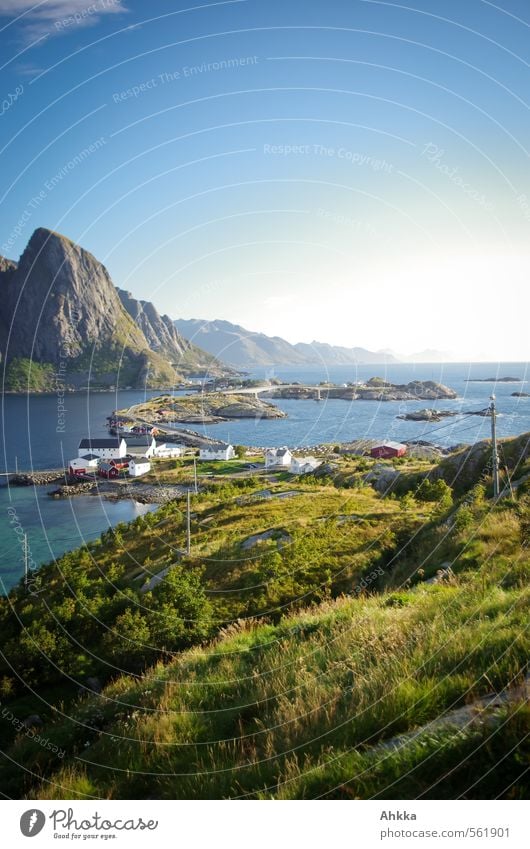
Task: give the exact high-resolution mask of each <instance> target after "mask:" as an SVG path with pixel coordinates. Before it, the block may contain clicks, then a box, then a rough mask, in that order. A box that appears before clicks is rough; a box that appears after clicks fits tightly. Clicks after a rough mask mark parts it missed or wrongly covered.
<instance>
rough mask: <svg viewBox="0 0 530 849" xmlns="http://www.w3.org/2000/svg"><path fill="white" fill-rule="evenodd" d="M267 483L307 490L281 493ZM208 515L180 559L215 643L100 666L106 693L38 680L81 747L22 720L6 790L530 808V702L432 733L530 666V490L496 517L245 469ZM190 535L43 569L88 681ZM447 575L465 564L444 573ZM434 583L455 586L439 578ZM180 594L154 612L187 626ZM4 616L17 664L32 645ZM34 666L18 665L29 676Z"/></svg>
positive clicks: (26, 609)
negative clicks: (483, 802) (443, 719)
mask: <svg viewBox="0 0 530 849" xmlns="http://www.w3.org/2000/svg"><path fill="white" fill-rule="evenodd" d="M163 462H166V461H163ZM168 462H174V461H168ZM350 462H351V463H352V464H355V463H356V462H357V461H355V460H352V461H350V460H348V463H350ZM216 465H217V464H216ZM354 473H355V472H354ZM265 488H266V489H269V490H271V491H272V493H273V494H281V493H282V492H285V491H288V490H293V489H295V490H296V492H297V495H296V496H295V497H293V498H285V499H282V498H278V499H275V498H272V499H271V498H269V499H264V498H261V497H259V494H260V492H261V491H262V490H263V489H265ZM192 503H193V508H192V509H193V517H192V552H191V557H189V558H187V557H183V558H181V559H180V564H181V566H182V569H183V572H184V574H185V575H191V576H193V575H194V576H195V580H196V581H200V585H201V588H202V591H203V592H204V594H205V599H207V603H208V604H209V605H210V606H211V614H212V630H211V632H210V633H209V635H208V637H204V636H203V637H202V638H201V639H200V640H199V641H198V642H197V643H196V644H195V645H192V646H191V647H190V648H188V649H186V650H169V651H165V652H163V653H161V654H159V656H158V658H156V657H155V658H154V661H153V662H152V663H151V665H149V666H148V667H147V668H146V667H141V668H135V669H133V670H131V671H130V672H128V673H127V672H126V673H124V674H120V672H119V670H114V672H112V671H110V672H109V669H108V668H107V670H106V674H105V667H104V666H101V667H100V668H98V669H97V672H98V674H99V675H100V676H101V678H102V680H103V683H104V688H103V691H102V693H101V694H100V695H95V694H91V695H86V693H85V694H83V695H79V694H78V693H77V691H76V686H77V685H76V684H74V686H73V687H72V686H71V685H70V686H69V685H68V681H67V679H66V676H64V677H59V679H58V680H55V679H54V681H53V682H52V681H49V682H48V683H47V684H46V682H45V681H43V682H42V683H41V684H40V685H39V687H38V688H37V690H36V692H37V695H36V696H34V697H33V700H32V699H31V698H29V697H28V694H27V693H24V692H23V691H22V692H20V691H18V692H16V693H15V694H14V696H13V697H12V698H11V699H10V700H9V704H10V705H11V709H12V710H13V712H14V713H15V712H17V715H18V712H21V713H22V712H25V711H27V712H37V713H41V714H42V715H43V720H44V728H43V729H42V734H43V735H44V736H46V738H47V739H49V740H50V741H51V742H52V743H53V744H54V745H56V746H57V747H59V748H60V749H61V750H64V752H65V756H64V759H63V758H59V757H58V756H57V755H56V754H54V753H53V752H51V751H49V750H46V749H44V748H42V747H36V745H35V743H34V742H33V741H31V740H29V739H28V738H27V737H25V736H22V735H20V734H19V735H16V734H15V733H13V732H12V730H11V729H8V733H7V732H6V733H4V734H3V737H4V745H5V747H6V754H7V757H6V759H5V761H4V765H3V767H2V768H1V769H0V779H1V781H2V787H3V789H4V792H5V793H6V794H8V795H10V796H13V797H19V796H27V797H30V798H57V799H64V798H90V797H96V798H146V797H149V798H152V797H154V798H183V799H185V798H239V797H244V798H278V799H284V798H297V799H298V798H315V797H320V796H325V797H330V798H336V799H343V798H372V797H375V798H381V799H385V798H389V799H390V798H403V799H407V798H416V797H425V798H457V797H460V796H463V797H466V798H484V797H486V798H490V797H491V798H493V797H495V796H502V797H503V798H525V797H527V795H528V790H529V787H528V780H527V777H526V776H525V772H526V770H527V768H528V759H529V756H530V752H529V747H528V743H527V739H528V736H527V735H528V730H529V725H530V723H529V718H530V713H529V710H528V707H527V706H525V705H524V704H522V703H521V702H519V701H516V700H515V701H514V702H513V703H511V704H506V705H504V706H500V707H496V708H495V709H492V710H491V711H488V712H487V713H486V714H484V716H483V717H482V720H481V721H480V722H478V721H475V720H474V718H473V713H472V712H470V714H469V717H468V719H466V720H465V721H464V722H462V723H460V724H457V725H455V724H454V723H453V724H451V722H448V723H447V724H445V725H439V724H438V725H436V726H434V727H425V726H426V725H427V724H428V723H431V722H432V721H435V720H436V719H437V718H439V717H440V716H441V715H443V714H445V713H447V714H449V716H450V715H451V712H452V711H454V710H455V709H458V708H462V707H464V706H465V705H472V704H473V703H474V702H475V701H476V700H477V699H478V698H480V697H483V696H485V695H486V694H488V693H491V692H501V691H503V690H505V689H510V688H513V687H514V686H516V685H519V684H520V683H521V682H522V680H523V678H524V676H525V675H526V672H527V663H528V653H529V649H530V640H529V639H528V609H529V604H530V584H529V578H530V554H529V548H528V545H527V533H528V516H529V512H530V511H529V501H528V499H527V498H526V497H525V496H521V498H519V500H515V501H513V500H504V501H500V502H499V503H498V504H497V505H495V506H493V505H492V504H491V502H489V501H487V500H486V499H485V498H484V494H483V493H481V492H478V491H476V492H475V493H474V494H473V496H472V497H467V498H466V500H465V503H459V502H456V503H454V504H451V503H450V502H449V504H446V505H445V506H444V507H443V509H442V508H441V506H440V505H439V504H437V503H436V502H425V503H423V502H421V503H420V502H418V501H416V500H415V498H414V497H412V495H410V497H407V503H406V506H405V504H404V501H403V499H400V498H396V497H394V496H389V497H382V496H380V495H378V494H377V493H376V492H374V490H373V489H371V488H370V487H360V488H359V487H357V488H355V487H353V488H350V487H348V486H346V487H344V486H340V485H337V481H335V483H333V482H331V481H329V480H327V479H325V480H324V481H323V482H318V481H317V480H313V481H309V480H304V479H301V480H297V481H296V483H293V482H292V481H288V480H286V481H277V482H276V483H269V482H267V483H265V482H264V481H263V480H262V481H260V480H259V478H249V479H246V478H245V479H240V480H235V479H234V480H229V479H227V480H226V481H225V480H220V481H219V482H218V483H214V484H212V485H211V486H210V487H208V488H207V489H206V490H205V491H203V492H201V493H200V494H199V495H198V496H194V498H193V502H192ZM270 530H272V531H273V533H272V534H271V535H270V536H269V538H267V539H266V540H264V541H262V542H260V543H256V544H255V545H253V546H252V547H250V548H249V547H248V546H246V543H247V542H248V540H249V538H250V537H252V536H253V535H255V534H261V533H262V532H264V531H270ZM280 543H281V544H280ZM184 544H185V520H184V516H183V514H182V512H181V509H180V504H179V502H178V501H175V502H171V503H169V504H168V505H165V506H164V507H162V508H161V509H160V510H159V511H158V512H157V513H154V514H149V515H148V516H146V517H142V518H140V519H138V520H136V521H135V522H134V523H131V524H130V525H120V526H118V527H117V528H115V529H114V531H109V532H108V533H107V534H106V535H105V536H104V538H103V539H102V541H101V542H98V543H94V544H91V545H90V546H88V547H87V548H85V549H83V550H81V551H80V552H77V553H74V554H70V555H66V556H65V558H63V560H62V561H60V562H59V566H58V568H55V567H50V569H49V572H48V573H46V571H45V572H44V573H43V575H44V578H45V581H46V588H47V592H46V596H45V606H44V607H42V606H41V608H40V609H39V612H38V617H39V618H38V620H36V621H35V622H34V623H33V625H32V627H37V626H38V627H42V626H45V625H47V623H48V622H49V619H47V617H48V616H49V613H48V611H49V610H52V611H53V613H54V616H55V617H56V620H57V623H60V625H61V627H63V626H65V627H66V636H67V635H70V637H71V638H73V637H74V636H75V637H76V639H78V640H79V645H78V646H77V648H76V646H75V645H74V648H76V652H75V653H74V655H72V653H71V652H70V654H67V655H66V656H68V658H69V661H68V662H69V663H70V666H69V667H68V669H69V670H70V674H71V675H72V676H73V678H74V681H78V680H84V679H85V678H86V675H87V674H93V668H92V667H90V663H92V662H93V659H92V658H91V656H90V655H89V654H88V653H87V652H86V650H85V647H86V646H87V643H88V644H89V645H90V647H91V648H92V649H93V651H94V652H95V653H96V655H98V654H99V656H100V659H104V658H105V646H108V645H109V643H108V642H105V641H102V642H101V643H98V639H99V637H100V635H99V631H100V630H102V629H103V630H106V629H109V628H110V630H111V632H112V629H113V628H117V627H118V626H117V625H116V623H115V622H114V620H113V619H112V617H111V614H112V616H114V615H115V612H114V611H115V610H118V612H120V613H121V612H122V611H123V610H124V609H125V610H128V609H129V608H130V609H132V610H140V611H141V610H142V609H143V606H144V605H149V603H150V602H149V598H148V596H146V595H142V594H141V593H140V592H139V588H140V587H141V585H142V583H143V582H144V581H145V580H146V578H148V577H150V576H151V575H152V574H155V573H157V572H159V571H160V570H161V569H162V568H164V567H165V566H166V565H167V564H168V563H171V562H174V558H175V557H176V554H177V552H178V550H180V549H182V548H183V546H184ZM444 564H448V565H449V567H450V570H451V571H448V572H447V573H446V574H445V576H444V577H443V578H442V579H439V572H440V567H441V566H444ZM437 575H438V578H437V579H439V582H438V583H426V579H429V578H431V577H436V576H437ZM65 577H66V579H67V580H65ZM70 585H74V586H75V594H74V596H72V597H71V598H70V597H69V592H68V590H69V586H70ZM174 586H175V595H174V596H173V597H172V598H170V599H169V604H168V605H167V606H166V607H163V606H160V605H159V608H157V609H158V610H160V612H161V613H162V614H163V615H164V616H166V617H167V616H169V617H170V619H171V616H174V615H175V612H176V611H178V609H179V608H178V605H179V604H180V601H179V593H180V594H182V592H183V589H182V586H181V584H179V583H178V582H177V583H175V584H174ZM15 596H16V594H15V595H14V596H13V597H12V599H11V603H12V604H13V605H14V606H15V608H16V610H17V614H18V616H19V618H20V619H21V621H23V622H26V621H29V617H30V615H35V612H33V613H31V610H30V608H31V605H32V604H34V602H32V601H29V600H28V599H27V597H24V596H21V597H20V598H18V597H15ZM156 596H157V593H156V592H155V593H153V597H156ZM155 600H156V598H155ZM162 601H163V599H162ZM81 602H82V604H81ZM204 603H206V602H204ZM83 605H84V607H83ZM85 607H86V608H87V609H88V611H89V616H88V618H87V617H86V614H85V611H84V608H85ZM5 609H6V605H4V613H3V618H2V619H1V620H0V631H1V632H2V636H3V645H4V651H5V652H7V654H8V656H9V651H11V650H13V651H14V650H15V649H14V648H13V649H10V648H9V647H10V645H13V646H15V647H16V646H18V645H19V644H22V645H26V643H25V641H26V640H27V634H26V632H25V631H24V629H23V630H22V631H17V626H16V624H15V623H14V622H13V620H12V619H11V618H9V617H8V616H6V615H5ZM94 620H96V622H94ZM116 621H118V620H116ZM168 621H170V620H168ZM98 622H99V623H100V626H101V627H99V628H98V627H97V623H98ZM166 624H167V623H166ZM47 627H48V632H46V633H43V636H42V639H43V640H44V639H46V640H49V639H50V638H51V637H54V638H55V639H58V635H59V634H61V633H62V632H61V631H60V629H59V628H58V627H56V628H55V630H54V628H53V627H52V625H51V624H48V625H47ZM90 629H92V630H90ZM39 633H40V632H39ZM17 635H18V636H17ZM136 637H138V634H136ZM65 639H66V637H65ZM133 640H134V631H133ZM53 648H55V646H54V647H53ZM169 648H171V647H169ZM50 651H51V649H50ZM24 662H25V658H24V655H23V654H22V655H21V660H20V666H19V668H20V669H21V668H22V666H23V664H24ZM41 666H42V669H40V668H38V665H37V667H36V669H35V672H34V673H32V674H35V675H37V676H38V675H39V674H41V673H42V672H43V671H45V670H46V668H47V667H46V663H44V664H42V663H41ZM122 668H123V666H122ZM65 669H66V667H65ZM55 674H57V673H55ZM39 680H40V679H39ZM41 697H42V699H43V701H42V702H41V701H40V698H41ZM17 700H18V701H17ZM46 702H48V707H46ZM422 729H423V730H422ZM4 731H5V729H4ZM413 732H414V733H415V732H417V734H416V733H415V736H409V737H407V738H405V739H403V740H402V741H401V742H400V744H399V745H397V744H395V743H394V744H391V741H392V740H393V738H395V737H396V735H412V734H413ZM496 764H502V766H501V768H500V769H495V765H496Z"/></svg>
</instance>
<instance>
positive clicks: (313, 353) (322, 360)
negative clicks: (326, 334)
mask: <svg viewBox="0 0 530 849" xmlns="http://www.w3.org/2000/svg"><path fill="white" fill-rule="evenodd" d="M294 347H295V349H296V350H297V351H298V352H299V353H301V354H303V356H304V357H305V358H306V362H308V363H316V364H318V365H326V366H343V365H359V364H361V363H373V364H374V365H381V364H386V363H397V362H398V360H397V359H396V358H395V357H394V356H392V354H388V353H386V352H385V351H367V350H366V348H345V347H342V346H341V345H329V344H328V343H327V342H310V343H305V342H297V344H296V345H295V346H294Z"/></svg>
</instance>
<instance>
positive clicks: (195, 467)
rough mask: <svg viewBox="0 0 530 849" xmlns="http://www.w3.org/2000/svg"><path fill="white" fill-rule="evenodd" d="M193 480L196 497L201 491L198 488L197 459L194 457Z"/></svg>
mask: <svg viewBox="0 0 530 849" xmlns="http://www.w3.org/2000/svg"><path fill="white" fill-rule="evenodd" d="M193 480H194V482H195V495H197V493H198V491H199V489H198V486H197V457H195V456H194V457H193Z"/></svg>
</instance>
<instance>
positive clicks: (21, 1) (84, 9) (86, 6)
mask: <svg viewBox="0 0 530 849" xmlns="http://www.w3.org/2000/svg"><path fill="white" fill-rule="evenodd" d="M126 11H127V9H126V8H125V6H124V4H123V0H41V2H33V3H32V2H28V0H0V18H10V19H11V20H10V21H9V24H16V25H17V26H18V27H21V28H22V31H23V33H24V37H25V39H31V40H33V39H35V40H36V39H42V38H43V36H51V35H65V34H66V33H68V32H71V31H72V30H75V29H78V28H79V27H89V26H94V24H96V23H98V21H99V20H100V19H101V18H102V17H104V16H105V15H116V14H119V13H122V12H126ZM0 23H2V22H1V20H0Z"/></svg>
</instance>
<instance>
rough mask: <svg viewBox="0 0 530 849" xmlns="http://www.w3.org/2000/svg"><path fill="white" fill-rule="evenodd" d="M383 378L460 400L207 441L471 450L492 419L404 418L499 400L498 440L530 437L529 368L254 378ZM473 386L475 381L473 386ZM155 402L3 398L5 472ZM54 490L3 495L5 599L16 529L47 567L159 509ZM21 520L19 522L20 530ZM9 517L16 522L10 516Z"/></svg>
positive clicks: (57, 455) (285, 405) (334, 411)
mask: <svg viewBox="0 0 530 849" xmlns="http://www.w3.org/2000/svg"><path fill="white" fill-rule="evenodd" d="M374 375H378V376H381V377H384V378H386V379H388V380H390V381H392V382H394V383H406V382H408V381H410V380H437V381H439V382H441V383H445V384H447V385H449V386H451V387H452V388H454V389H455V390H456V392H457V393H458V396H459V397H458V399H457V400H455V401H440V402H437V403H436V404H430V405H429V404H427V403H426V402H421V401H420V402H406V403H402V402H387V403H378V402H374V401H354V402H352V403H349V402H347V401H340V400H335V401H327V402H321V403H316V402H315V401H282V402H279V403H278V406H280V407H281V408H282V409H283V410H285V412H287V413H288V418H286V419H275V420H262V421H254V420H241V421H233V422H226V423H222V424H218V425H212V426H208V427H204V428H202V429H201V428H196V429H197V430H199V429H201V430H202V431H203V432H205V433H206V434H208V435H209V436H213V437H215V438H218V439H223V440H226V441H231V442H233V443H235V444H244V445H258V446H265V445H270V446H278V445H289V446H291V447H297V446H308V447H310V446H311V445H315V444H318V443H320V442H339V441H342V442H344V441H348V440H351V439H358V438H361V437H367V438H376V439H383V438H386V439H397V440H410V439H425V440H428V441H431V442H435V443H438V444H440V445H454V444H457V443H460V442H466V443H472V442H474V441H476V440H477V439H483V438H485V437H488V436H489V433H490V421H489V419H487V418H481V417H472V418H467V419H466V418H464V417H463V416H462V417H461V416H458V417H456V418H451V419H449V420H445V421H444V422H441V423H433V424H427V423H416V422H404V421H401V420H399V419H398V418H397V416H398V415H400V414H402V413H404V412H407V411H410V410H417V409H420V408H422V407H425V406H437V407H439V408H440V409H451V410H456V411H458V412H462V413H465V412H468V411H470V410H480V409H483V408H484V407H486V406H487V405H488V404H489V396H490V394H491V393H492V392H493V391H495V393H496V395H497V404H498V409H499V413H500V415H499V419H498V432H499V435H500V436H501V437H502V436H513V435H516V434H519V433H523V432H527V431H530V398H516V397H513V395H512V393H513V392H516V391H523V392H530V373H529V370H528V364H527V363H502V364H496V363H474V364H467V363H466V364H458V363H451V364H444V365H431V364H429V365H425V364H423V365H410V364H399V365H392V366H387V367H385V366H373V365H372V366H361V367H358V368H355V367H351V366H338V367H335V368H332V369H329V370H327V369H325V368H319V367H317V366H315V367H311V368H305V369H303V370H301V369H281V368H278V369H274V370H272V369H267V370H261V371H257V372H255V373H254V374H253V375H252V376H254V377H258V378H264V377H268V378H270V377H279V378H281V379H284V380H286V381H288V382H292V381H294V380H297V381H299V382H303V383H318V382H319V381H323V380H332V381H334V382H337V383H346V382H348V381H352V380H367V379H368V378H370V377H372V376H374ZM494 376H497V377H505V376H513V377H518V378H520V379H521V382H520V383H517V384H514V383H497V384H492V383H480V382H473V379H477V378H489V377H494ZM470 379H471V380H470ZM146 394H147V396H152V395H155V394H157V393H153V392H149V393H143V392H133V391H128V392H121V393H120V394H119V396H117V395H115V394H112V393H101V392H100V393H87V394H86V395H85V394H76V395H70V396H66V402H65V407H66V412H65V413H64V416H63V417H62V418H61V419H59V417H58V404H57V399H56V397H55V396H53V395H33V396H28V397H24V396H5V397H4V398H3V401H2V452H1V456H0V460H1V465H2V467H3V468H2V469H1V471H5V470H6V469H7V470H9V471H13V470H14V469H15V465H16V464H18V468H19V469H23V470H28V469H35V470H38V469H50V468H57V467H59V466H61V465H63V463H66V462H67V461H68V460H69V459H70V458H71V457H74V456H76V455H77V446H78V442H79V440H80V439H81V438H82V437H83V436H89V435H90V436H93V437H98V436H105V435H106V433H107V431H106V417H107V415H109V414H110V413H111V412H112V411H113V410H114V409H116V408H118V407H125V406H130V405H131V404H135V403H138V402H139V401H141V400H142V399H143V398H145V397H146ZM49 488H50V487H36V488H27V489H26V488H24V489H21V488H11V489H8V488H7V487H0V591H2V590H3V591H5V590H6V589H8V588H9V587H10V586H12V585H13V584H14V583H15V582H16V581H17V580H18V579H19V577H20V575H21V574H22V568H23V567H22V552H21V547H20V543H19V541H18V538H17V534H16V531H15V530H14V525H16V524H17V522H18V525H17V526H18V527H20V528H22V529H23V530H24V531H25V532H26V533H27V534H28V540H29V545H30V549H31V555H32V557H33V560H34V561H35V563H38V564H41V563H44V562H47V561H49V560H51V559H52V558H54V557H57V556H59V555H60V554H62V553H63V552H64V551H66V550H69V549H72V548H76V547H77V546H79V545H81V544H82V543H83V541H85V540H87V539H93V538H95V537H97V536H98V535H99V534H100V533H101V532H102V531H104V530H106V529H107V528H108V527H109V525H115V524H117V523H118V522H122V521H130V520H131V519H134V518H135V517H136V516H138V515H140V514H141V513H142V512H145V511H146V510H150V509H154V508H152V507H145V506H144V505H135V504H133V503H131V502H128V501H120V502H118V503H115V502H108V501H103V500H100V499H99V498H96V497H79V498H76V499H72V500H70V501H54V500H52V499H50V498H48V497H47V496H46V492H47V490H48V489H49ZM13 509H14V510H15V511H16V516H17V520H16V522H14V521H13V512H12V510H13ZM10 511H11V512H10Z"/></svg>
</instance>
